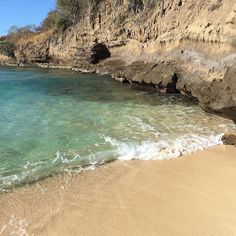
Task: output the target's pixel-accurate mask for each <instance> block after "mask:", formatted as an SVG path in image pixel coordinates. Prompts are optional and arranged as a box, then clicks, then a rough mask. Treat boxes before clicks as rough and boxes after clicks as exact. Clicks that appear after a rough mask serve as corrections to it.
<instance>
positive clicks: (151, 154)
mask: <svg viewBox="0 0 236 236" xmlns="http://www.w3.org/2000/svg"><path fill="white" fill-rule="evenodd" d="M221 137H222V134H220V135H210V136H199V135H193V134H191V135H190V134H189V135H183V136H182V137H179V138H176V139H173V140H172V139H168V138H167V137H166V138H164V139H162V140H160V141H159V142H153V141H150V140H146V141H143V142H141V143H137V142H129V141H127V140H126V141H123V142H122V141H119V140H117V139H115V138H112V137H110V136H104V140H105V143H106V144H109V145H110V146H111V147H110V149H109V150H107V151H101V152H95V153H90V154H89V155H85V156H81V155H79V154H77V153H65V152H60V151H57V152H56V154H55V158H53V159H52V160H48V161H39V162H36V163H30V162H27V164H26V165H24V166H23V168H24V171H22V172H20V173H16V174H13V175H8V176H1V177H0V191H6V190H7V189H9V188H11V187H14V186H18V185H20V184H25V183H31V182H34V181H37V180H39V179H42V178H45V177H48V176H51V175H53V174H58V173H62V172H80V171H81V170H84V169H89V170H94V169H95V168H96V167H97V166H99V165H103V164H106V163H108V162H111V161H114V160H123V161H125V160H132V159H138V160H164V159H172V158H176V157H179V156H181V155H183V154H187V153H192V152H195V151H200V150H203V149H205V148H208V147H211V146H215V145H219V144H221V143H222V141H221Z"/></svg>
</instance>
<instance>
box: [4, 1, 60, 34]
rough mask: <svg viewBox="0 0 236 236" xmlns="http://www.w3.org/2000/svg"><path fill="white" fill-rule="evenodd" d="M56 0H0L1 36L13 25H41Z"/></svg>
mask: <svg viewBox="0 0 236 236" xmlns="http://www.w3.org/2000/svg"><path fill="white" fill-rule="evenodd" d="M55 4H56V0H0V36H2V35H6V34H7V32H8V29H9V28H10V27H11V26H12V25H17V26H19V27H21V26H24V25H28V24H34V25H40V23H41V22H42V20H43V19H44V18H45V17H46V16H47V13H48V12H49V11H50V10H52V9H54V8H55Z"/></svg>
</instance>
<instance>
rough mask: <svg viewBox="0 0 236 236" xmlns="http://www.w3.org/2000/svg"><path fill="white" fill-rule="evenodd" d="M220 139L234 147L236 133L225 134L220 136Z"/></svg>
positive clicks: (235, 144)
mask: <svg viewBox="0 0 236 236" xmlns="http://www.w3.org/2000/svg"><path fill="white" fill-rule="evenodd" d="M222 141H223V143H224V144H225V145H233V146H235V147H236V135H235V134H225V135H224V136H223V137H222Z"/></svg>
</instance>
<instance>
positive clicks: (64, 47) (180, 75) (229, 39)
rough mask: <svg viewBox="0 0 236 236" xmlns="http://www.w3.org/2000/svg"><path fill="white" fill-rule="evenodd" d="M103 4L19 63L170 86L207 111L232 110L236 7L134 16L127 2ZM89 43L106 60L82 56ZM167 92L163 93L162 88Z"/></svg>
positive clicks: (172, 1) (191, 6) (155, 10)
mask: <svg viewBox="0 0 236 236" xmlns="http://www.w3.org/2000/svg"><path fill="white" fill-rule="evenodd" d="M119 2H120V4H117V1H115V0H103V1H101V3H100V5H99V6H98V9H97V10H96V13H95V14H94V15H93V16H91V9H87V12H85V14H84V18H83V19H82V20H81V21H80V22H79V23H78V24H77V25H75V26H73V27H71V28H69V29H67V30H66V31H65V32H63V33H54V34H50V37H48V38H47V40H46V41H45V40H42V41H37V43H33V42H31V43H29V42H28V43H27V44H26V43H25V44H24V43H22V44H21V45H20V47H18V49H17V50H16V52H15V55H16V58H17V60H18V62H24V63H31V62H51V63H54V64H60V65H70V66H72V67H77V68H80V67H84V68H89V69H95V70H97V71H100V72H106V71H107V72H110V73H112V74H113V75H114V76H115V77H118V78H125V79H126V80H127V81H131V82H133V83H140V84H141V83H146V84H150V85H152V86H153V87H155V88H156V89H157V90H159V91H162V92H163V91H164V92H171V91H172V89H173V88H175V89H176V91H177V90H179V91H181V92H182V93H184V94H187V95H189V96H193V97H196V98H197V99H198V101H199V104H200V105H201V106H202V107H203V108H204V109H206V110H214V111H221V110H222V109H228V108H229V109H231V108H232V109H235V107H236V2H235V1H233V0H198V1H196V0H165V1H164V10H163V9H162V5H161V1H159V2H160V3H159V4H157V5H156V6H155V7H149V5H148V0H146V1H144V9H143V10H142V11H140V12H130V11H128V10H127V9H128V0H123V1H119ZM95 42H99V43H102V44H104V45H106V46H107V48H108V49H109V51H110V53H111V57H110V58H108V59H105V60H101V61H100V62H99V63H98V64H96V65H91V64H89V60H88V57H90V56H91V50H92V47H93V46H94V44H95ZM168 89H169V90H168Z"/></svg>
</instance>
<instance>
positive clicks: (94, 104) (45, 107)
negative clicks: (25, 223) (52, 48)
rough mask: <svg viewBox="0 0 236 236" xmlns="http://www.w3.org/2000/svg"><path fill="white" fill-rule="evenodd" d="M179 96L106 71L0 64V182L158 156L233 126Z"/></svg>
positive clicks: (207, 140) (199, 144)
mask: <svg viewBox="0 0 236 236" xmlns="http://www.w3.org/2000/svg"><path fill="white" fill-rule="evenodd" d="M235 129H236V128H235V125H234V124H233V123H232V122H231V121H229V120H225V119H223V118H220V117H218V116H214V115H212V114H207V113H205V112H203V111H202V110H201V109H200V108H199V107H198V105H197V104H196V103H193V102H191V101H189V100H187V99H186V98H184V97H182V96H179V95H178V96H173V95H172V96H160V95H157V94H149V93H143V92H140V91H137V90H134V89H131V88H130V87H129V85H124V84H120V83H118V82H115V81H114V80H112V79H111V78H110V77H109V76H96V75H82V74H77V73H73V72H66V71H62V70H42V69H40V70H39V69H26V68H24V69H22V68H1V69H0V130H1V132H0V162H1V165H0V189H2V190H4V189H7V188H11V187H13V186H15V185H19V184H22V183H29V182H32V181H35V180H38V179H40V178H43V177H46V176H50V175H52V174H54V173H60V172H64V171H71V170H80V169H81V168H85V167H89V166H91V167H93V166H96V165H100V164H103V163H107V162H109V161H113V160H116V159H121V160H130V159H134V158H136V159H142V160H150V159H157V160H159V159H160V160H162V159H166V158H175V157H178V156H180V155H182V154H184V153H189V152H193V151H197V150H201V149H204V148H207V147H210V146H214V145H217V144H219V143H220V142H221V141H220V138H221V135H222V134H223V133H226V132H228V131H232V130H235Z"/></svg>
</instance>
